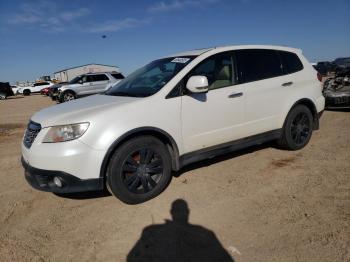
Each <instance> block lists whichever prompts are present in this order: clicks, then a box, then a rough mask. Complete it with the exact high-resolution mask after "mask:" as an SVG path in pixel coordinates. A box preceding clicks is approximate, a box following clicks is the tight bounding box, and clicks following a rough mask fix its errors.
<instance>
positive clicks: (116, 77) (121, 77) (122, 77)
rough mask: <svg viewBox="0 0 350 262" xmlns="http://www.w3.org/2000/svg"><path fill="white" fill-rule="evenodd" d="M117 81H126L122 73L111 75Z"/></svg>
mask: <svg viewBox="0 0 350 262" xmlns="http://www.w3.org/2000/svg"><path fill="white" fill-rule="evenodd" d="M111 75H112V76H113V77H114V78H115V79H117V80H120V79H124V78H125V77H124V76H123V75H122V74H121V73H113V74H111Z"/></svg>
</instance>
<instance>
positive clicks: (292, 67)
mask: <svg viewBox="0 0 350 262" xmlns="http://www.w3.org/2000/svg"><path fill="white" fill-rule="evenodd" d="M278 52H279V54H280V57H281V60H282V66H283V70H284V72H285V73H286V74H292V73H295V72H298V71H300V70H303V68H304V67H303V64H302V63H301V61H300V59H299V57H298V56H297V55H296V54H294V53H291V52H286V51H278Z"/></svg>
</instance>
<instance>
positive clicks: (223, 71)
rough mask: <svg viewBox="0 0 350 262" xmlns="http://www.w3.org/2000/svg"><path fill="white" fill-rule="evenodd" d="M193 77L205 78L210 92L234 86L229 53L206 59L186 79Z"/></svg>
mask: <svg viewBox="0 0 350 262" xmlns="http://www.w3.org/2000/svg"><path fill="white" fill-rule="evenodd" d="M194 75H201V76H206V77H207V78H208V82H209V89H210V90H211V89H217V88H221V87H225V86H232V85H234V78H233V65H232V56H231V53H223V54H218V55H214V56H212V57H209V58H207V59H206V60H204V61H203V62H201V63H200V64H199V65H198V66H196V67H195V68H194V69H193V70H192V71H191V73H190V74H189V76H188V78H189V77H190V76H194Z"/></svg>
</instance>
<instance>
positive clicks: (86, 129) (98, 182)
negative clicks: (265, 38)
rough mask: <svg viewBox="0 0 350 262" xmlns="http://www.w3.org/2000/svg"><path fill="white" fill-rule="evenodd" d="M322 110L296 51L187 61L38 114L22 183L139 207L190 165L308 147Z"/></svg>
mask: <svg viewBox="0 0 350 262" xmlns="http://www.w3.org/2000/svg"><path fill="white" fill-rule="evenodd" d="M95 75H96V74H95ZM87 76H90V75H86V76H84V77H85V78H84V79H88V78H87ZM78 83H79V81H78ZM83 83H84V80H83V81H82V82H81V83H79V84H81V85H82V84H83ZM65 90H69V86H67V88H65ZM324 104H325V99H324V97H323V95H322V87H321V82H320V81H319V80H318V77H317V72H316V71H315V69H314V68H313V67H312V66H311V64H310V63H309V62H308V61H307V60H306V58H305V57H304V56H303V55H302V52H301V50H299V49H294V48H287V47H279V46H260V45H259V46H229V47H216V48H209V49H201V50H194V51H189V52H183V53H180V54H176V55H171V56H168V57H164V58H161V59H158V60H155V61H153V62H151V63H149V64H147V65H146V66H144V67H142V68H141V69H139V70H137V71H135V72H134V73H132V74H131V75H129V76H128V77H127V78H126V79H124V80H123V81H121V82H120V83H118V84H117V85H114V86H113V87H112V88H110V89H109V90H108V91H107V92H105V94H104V95H97V96H90V97H87V98H83V99H80V100H77V101H74V102H68V103H65V104H60V105H55V106H52V107H49V108H46V109H43V110H41V111H39V112H38V113H36V114H34V115H33V116H32V117H31V120H30V122H29V124H28V127H27V130H26V133H25V136H24V140H23V144H22V164H23V166H24V168H25V178H26V179H27V181H28V182H29V183H30V184H31V185H32V186H33V187H34V188H36V189H39V190H44V191H50V192H57V193H68V192H77V191H89V190H100V189H102V188H104V185H107V188H108V189H109V190H110V191H111V192H112V193H113V194H114V195H115V196H116V197H118V198H119V199H120V200H122V201H124V202H125V203H129V204H136V203H141V202H144V201H147V200H149V199H151V198H153V197H155V196H157V195H159V194H160V193H161V192H162V191H163V190H164V189H165V188H166V186H167V185H168V183H169V181H170V180H171V177H172V174H171V172H172V170H173V171H177V170H179V169H180V168H181V167H183V166H185V165H187V164H189V163H193V162H195V161H199V160H203V159H207V158H211V157H213V156H216V155H220V154H223V153H227V152H230V151H233V150H237V149H241V148H244V147H248V146H252V145H255V144H261V143H263V142H266V141H270V140H276V141H277V142H278V144H279V145H280V146H281V147H283V148H285V149H288V150H298V149H301V148H303V147H305V146H306V145H307V144H308V142H309V140H310V138H311V135H312V132H313V130H316V129H318V128H319V117H320V116H321V113H322V112H323V110H324ZM213 179H215V178H213ZM218 179H219V178H218Z"/></svg>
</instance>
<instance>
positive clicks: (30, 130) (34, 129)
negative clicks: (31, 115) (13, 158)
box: [23, 121, 41, 148]
mask: <svg viewBox="0 0 350 262" xmlns="http://www.w3.org/2000/svg"><path fill="white" fill-rule="evenodd" d="M40 130H41V125H40V124H38V123H35V122H33V121H29V123H28V126H27V130H26V133H25V135H24V138H23V144H24V145H25V147H26V148H30V147H31V146H32V144H33V142H34V140H35V138H36V136H37V135H38V133H39V132H40Z"/></svg>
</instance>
